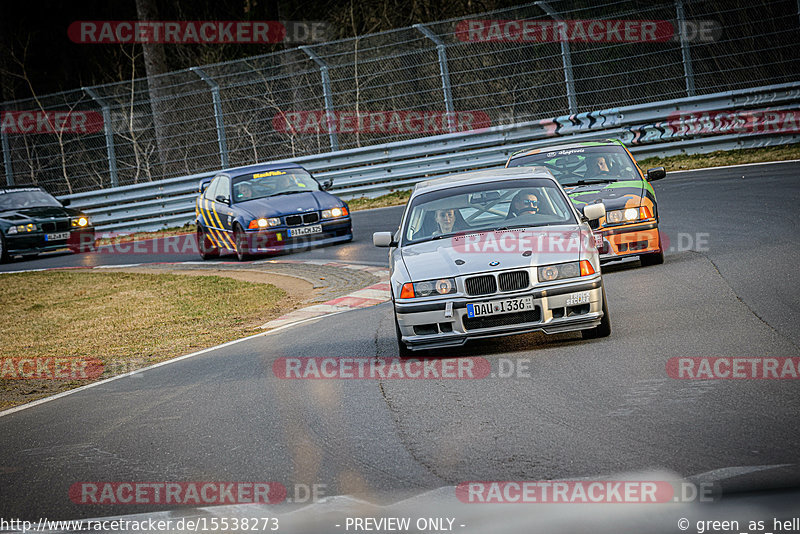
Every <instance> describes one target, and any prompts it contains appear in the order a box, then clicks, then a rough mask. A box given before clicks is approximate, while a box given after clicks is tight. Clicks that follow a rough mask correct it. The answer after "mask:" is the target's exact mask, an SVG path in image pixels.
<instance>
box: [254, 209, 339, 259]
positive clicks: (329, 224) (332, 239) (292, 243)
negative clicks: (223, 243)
mask: <svg viewBox="0 0 800 534" xmlns="http://www.w3.org/2000/svg"><path fill="white" fill-rule="evenodd" d="M316 224H321V225H322V232H321V233H317V234H307V235H301V236H298V237H290V236H289V230H290V228H288V227H278V228H274V229H269V230H248V231H247V232H246V233H245V235H246V236H247V245H248V247H249V250H250V252H252V253H254V254H257V253H276V252H285V251H291V250H296V249H303V248H306V247H308V246H309V245H314V246H322V245H330V244H334V243H343V242H346V241H351V240H352V239H353V224H352V221H351V219H350V217H345V218H343V219H337V220H328V221H322V222H321V223H316ZM307 226H314V225H313V224H311V225H307ZM295 228H302V226H300V227H292V228H291V229H295Z"/></svg>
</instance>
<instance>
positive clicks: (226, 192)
mask: <svg viewBox="0 0 800 534" xmlns="http://www.w3.org/2000/svg"><path fill="white" fill-rule="evenodd" d="M218 180H219V183H218V184H217V189H216V190H215V191H214V198H215V199H216V198H217V197H218V196H219V195H222V196H223V197H225V198H227V199H228V200H230V199H231V180H230V178H228V177H227V176H220V177H219V179H218Z"/></svg>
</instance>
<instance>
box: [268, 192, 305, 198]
mask: <svg viewBox="0 0 800 534" xmlns="http://www.w3.org/2000/svg"><path fill="white" fill-rule="evenodd" d="M294 193H306V191H281V192H280V193H273V194H272V195H267V197H279V196H281V195H292V194H294Z"/></svg>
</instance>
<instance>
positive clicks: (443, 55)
mask: <svg viewBox="0 0 800 534" xmlns="http://www.w3.org/2000/svg"><path fill="white" fill-rule="evenodd" d="M798 1H800V0H798ZM414 27H415V28H416V29H418V30H419V31H420V32H422V34H423V35H424V36H425V37H427V38H428V39H430V40H431V41H433V44H435V45H436V53H437V54H438V55H439V75H440V76H441V77H442V92H443V93H444V109H445V111H446V112H447V127H448V129H449V130H450V132H455V131H456V124H455V121H456V120H455V110H454V109H453V90H452V87H451V86H450V71H449V70H448V68H447V50H446V49H445V45H444V42H443V41H442V40H441V39H440V38H439V36H438V35H436V34H435V33H433V32H432V31H431V30H430V29H428V27H427V26H425V25H423V24H414Z"/></svg>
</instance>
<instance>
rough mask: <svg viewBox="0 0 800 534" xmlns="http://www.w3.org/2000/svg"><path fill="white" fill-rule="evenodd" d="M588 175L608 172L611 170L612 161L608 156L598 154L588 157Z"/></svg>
mask: <svg viewBox="0 0 800 534" xmlns="http://www.w3.org/2000/svg"><path fill="white" fill-rule="evenodd" d="M586 172H587V175H592V174H608V173H609V172H611V161H609V158H608V156H604V155H602V154H601V155H598V156H592V157H590V158H588V161H587V164H586Z"/></svg>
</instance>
